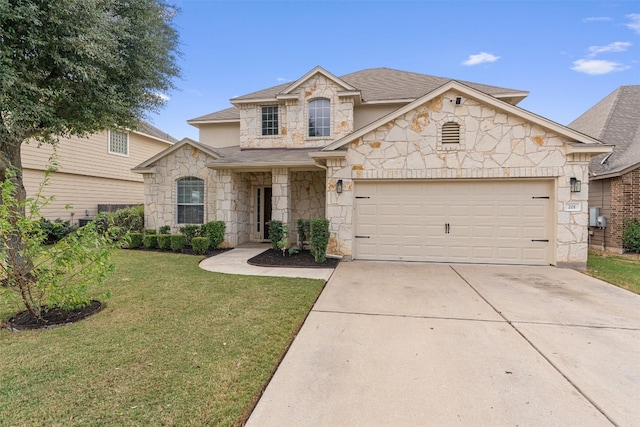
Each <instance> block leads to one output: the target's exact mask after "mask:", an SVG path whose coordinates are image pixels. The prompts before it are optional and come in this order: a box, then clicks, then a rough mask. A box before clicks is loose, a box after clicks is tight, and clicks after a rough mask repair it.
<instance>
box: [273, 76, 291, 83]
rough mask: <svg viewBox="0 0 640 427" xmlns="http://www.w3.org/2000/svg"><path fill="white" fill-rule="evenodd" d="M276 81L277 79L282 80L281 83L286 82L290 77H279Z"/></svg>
mask: <svg viewBox="0 0 640 427" xmlns="http://www.w3.org/2000/svg"><path fill="white" fill-rule="evenodd" d="M276 81H277V82H280V83H284V82H288V81H289V79H288V78H286V77H278V78H277V79H276Z"/></svg>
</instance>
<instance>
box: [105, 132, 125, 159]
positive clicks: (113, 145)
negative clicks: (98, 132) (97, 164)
mask: <svg viewBox="0 0 640 427" xmlns="http://www.w3.org/2000/svg"><path fill="white" fill-rule="evenodd" d="M109 153H111V154H119V155H121V156H128V155H129V134H128V133H126V132H121V131H119V130H110V131H109Z"/></svg>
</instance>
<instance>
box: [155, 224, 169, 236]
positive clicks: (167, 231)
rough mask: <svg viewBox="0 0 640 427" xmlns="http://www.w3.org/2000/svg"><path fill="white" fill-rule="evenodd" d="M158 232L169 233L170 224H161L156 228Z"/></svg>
mask: <svg viewBox="0 0 640 427" xmlns="http://www.w3.org/2000/svg"><path fill="white" fill-rule="evenodd" d="M158 234H171V226H170V225H163V226H162V227H160V229H159V230H158Z"/></svg>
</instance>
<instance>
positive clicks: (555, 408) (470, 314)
mask: <svg viewBox="0 0 640 427" xmlns="http://www.w3.org/2000/svg"><path fill="white" fill-rule="evenodd" d="M427 425H428V426H431V425H433V426H451V425H461V426H471V425H473V426H515V425H519V426H527V425H528V426H611V425H619V426H637V425H640V296H638V295H635V294H632V293H630V292H628V291H625V290H622V289H619V288H617V287H614V286H612V285H609V284H606V283H604V282H602V281H599V280H596V279H593V278H591V277H588V276H585V275H583V274H581V273H579V272H576V271H573V270H565V269H557V268H553V267H501V266H473V265H451V266H449V265H442V264H423V263H383V262H377V263H376V262H350V263H341V264H340V265H339V266H338V268H337V269H336V271H335V273H334V275H333V276H332V277H331V279H330V280H329V283H328V284H327V286H326V287H325V289H324V291H323V292H322V294H321V296H320V298H319V299H318V301H317V303H316V304H315V306H314V307H313V309H312V311H311V313H310V314H309V316H308V318H307V320H306V321H305V324H304V325H303V327H302V329H301V330H300V332H299V334H298V336H297V337H296V339H295V341H294V342H293V344H292V346H291V348H290V349H289V351H288V353H287V355H286V356H285V358H284V360H283V361H282V363H281V364H280V366H279V368H278V370H277V371H276V373H275V375H274V377H273V378H272V380H271V382H270V383H269V385H268V387H267V389H266V390H265V393H264V395H263V396H262V398H261V399H260V401H259V402H258V405H257V406H256V408H255V410H254V411H253V413H252V414H251V417H250V418H249V420H248V423H247V426H249V427H256V426H260V427H263V426H367V427H369V426H427Z"/></svg>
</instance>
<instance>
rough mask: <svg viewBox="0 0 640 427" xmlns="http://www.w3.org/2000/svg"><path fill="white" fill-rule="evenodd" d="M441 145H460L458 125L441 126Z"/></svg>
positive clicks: (447, 124) (452, 123)
mask: <svg viewBox="0 0 640 427" xmlns="http://www.w3.org/2000/svg"><path fill="white" fill-rule="evenodd" d="M442 143H443V144H459V143H460V125H459V124H458V123H455V122H448V123H445V124H444V125H442Z"/></svg>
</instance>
